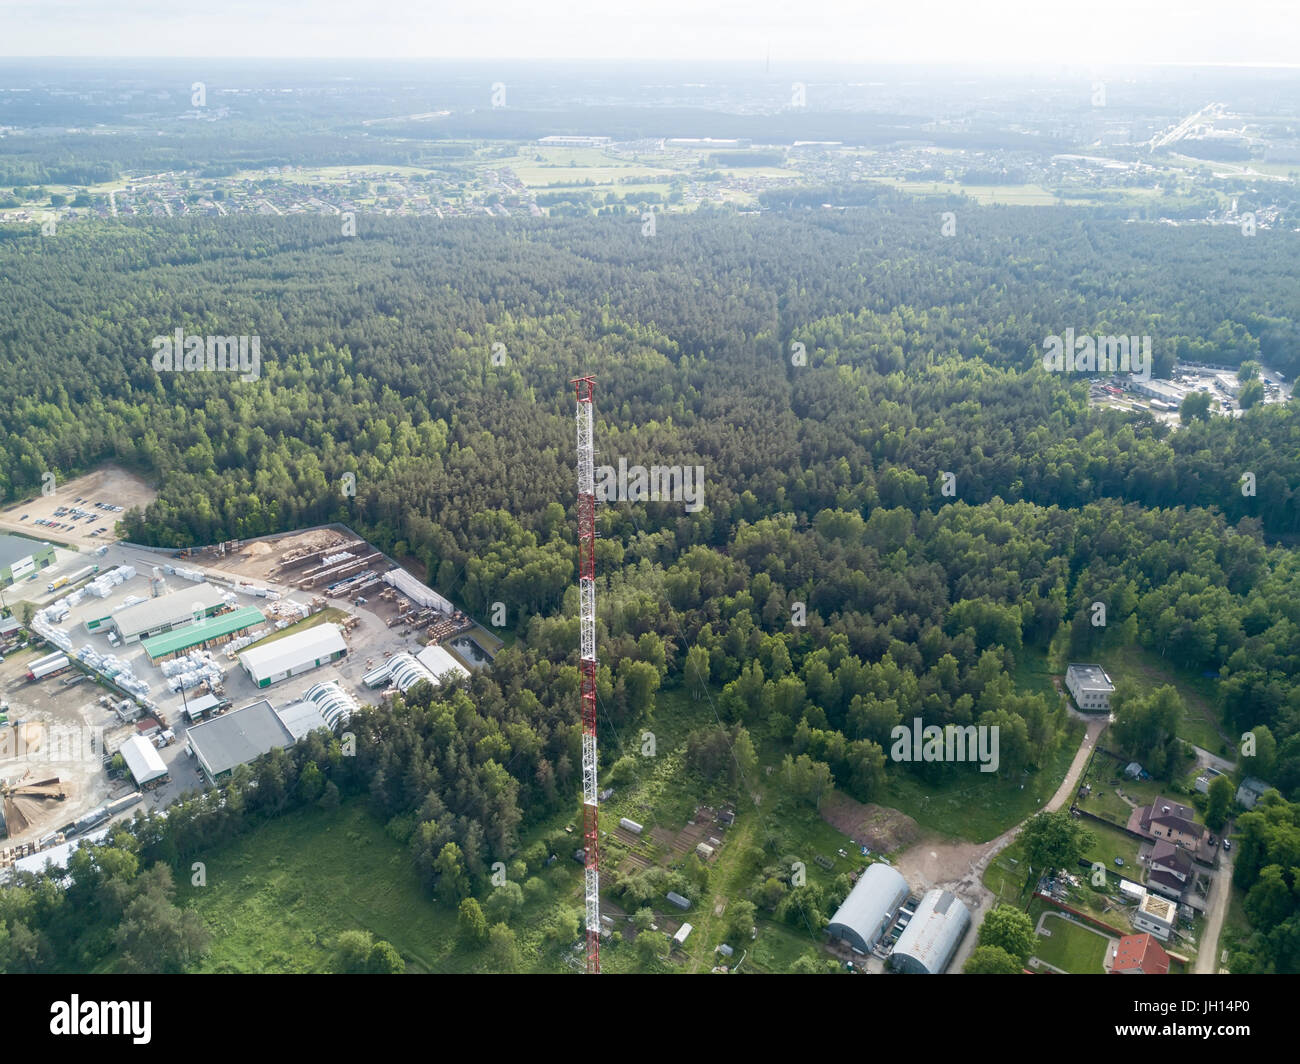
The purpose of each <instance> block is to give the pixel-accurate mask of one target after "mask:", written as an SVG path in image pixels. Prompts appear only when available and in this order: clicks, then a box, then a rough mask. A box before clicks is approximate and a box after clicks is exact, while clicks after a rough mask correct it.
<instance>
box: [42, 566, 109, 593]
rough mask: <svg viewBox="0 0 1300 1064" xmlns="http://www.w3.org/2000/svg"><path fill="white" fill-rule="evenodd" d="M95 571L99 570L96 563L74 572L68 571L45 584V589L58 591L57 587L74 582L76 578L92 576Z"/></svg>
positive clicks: (81, 578) (82, 578)
mask: <svg viewBox="0 0 1300 1064" xmlns="http://www.w3.org/2000/svg"><path fill="white" fill-rule="evenodd" d="M97 572H99V566H98V565H87V566H85V567H83V568H81V569H78V570H77V571H76V572H75V573H68V574H66V575H64V576H60V577H56V578H55V579H54V580H52V581H50V582H49V583H48V584H46V585H45V590H46V591H58V590H59V588H61V587H63V586H64V585H65V584H75V583H76V582H77V581H78V580H84V579H85V578H86V577H88V576H94V574H95V573H97Z"/></svg>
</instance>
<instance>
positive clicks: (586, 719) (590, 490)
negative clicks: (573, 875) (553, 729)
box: [569, 377, 600, 975]
mask: <svg viewBox="0 0 1300 1064" xmlns="http://www.w3.org/2000/svg"><path fill="white" fill-rule="evenodd" d="M569 383H570V384H573V385H575V386H576V388H577V393H578V599H579V602H580V603H581V611H582V623H581V626H580V631H581V644H582V653H581V664H580V668H581V669H582V836H583V840H584V842H585V844H586V851H587V859H586V901H587V973H588V974H589V975H598V974H599V973H600V822H599V818H598V816H597V808H596V807H597V802H598V795H597V793H596V492H595V470H594V466H593V461H594V455H595V452H594V451H593V449H592V438H591V436H592V429H591V425H592V416H591V414H592V405H593V404H592V400H593V397H594V393H595V390H596V379H595V378H594V377H578V378H577V379H576V380H572V381H570V382H569Z"/></svg>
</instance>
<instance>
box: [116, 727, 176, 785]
mask: <svg viewBox="0 0 1300 1064" xmlns="http://www.w3.org/2000/svg"><path fill="white" fill-rule="evenodd" d="M118 752H119V753H120V754H121V755H122V759H123V760H124V761H125V762H126V767H127V770H128V771H129V772H130V773H131V776H132V778H134V780H135V782H136V786H138V787H143V786H144V785H145V784H146V783H152V782H153V781H154V780H160V779H162V778H163V777H164V776H166V775H167V766H166V765H165V764H164V763H163V759H162V758H161V757H160V756H159V755H158V751H157V750H156V749H155V748H154V745H153V743H151V742H150V741H149V740H148V739H146V738H145V737H144V736H143V735H133V736H131V738H129V739H128V740H127V741H126V742H124V743H123V744H122V746H121V749H120V750H119V751H118Z"/></svg>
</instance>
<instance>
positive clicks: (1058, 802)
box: [894, 717, 1217, 972]
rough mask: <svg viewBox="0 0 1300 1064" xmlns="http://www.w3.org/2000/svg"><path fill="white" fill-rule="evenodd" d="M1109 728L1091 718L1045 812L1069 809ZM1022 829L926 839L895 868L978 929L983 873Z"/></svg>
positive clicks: (988, 902)
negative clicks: (958, 903) (974, 837)
mask: <svg viewBox="0 0 1300 1064" xmlns="http://www.w3.org/2000/svg"><path fill="white" fill-rule="evenodd" d="M1106 724H1107V718H1105V717H1089V718H1087V730H1086V731H1085V732H1084V736H1083V742H1081V743H1080V744H1079V749H1078V750H1077V751H1076V753H1075V755H1074V760H1073V761H1071V762H1070V769H1069V771H1068V772H1066V774H1065V778H1064V779H1063V780H1062V781H1061V785H1060V786H1059V787H1058V788H1057V789H1056V793H1055V794H1054V795H1052V797H1051V799H1050V800H1049V801H1048V802H1047V804H1046V805H1045V806H1044V807H1043V809H1044V811H1048V812H1054V811H1055V810H1057V809H1061V808H1065V807H1067V806H1068V805H1069V802H1070V798H1071V796H1072V795H1073V794H1074V793H1075V791H1076V789H1077V788H1078V785H1079V778H1080V777H1081V776H1082V775H1083V770H1084V767H1085V766H1086V765H1087V764H1088V758H1089V757H1091V756H1092V751H1093V748H1094V747H1095V746H1096V745H1097V738H1098V736H1100V735H1101V733H1102V730H1103V729H1104V728H1105V727H1106ZM1022 827H1024V821H1022V822H1021V823H1019V824H1017V825H1016V826H1015V827H1013V828H1009V829H1008V830H1007V831H1004V832H1003V833H1002V834H1001V835H999V836H998V837H997V838H996V839H992V840H991V841H989V842H982V843H975V842H950V841H947V840H941V839H940V837H939V836H937V835H927V836H924V837H922V838H921V840H920V841H919V842H917V843H916V845H914V846H912V847H910V848H909V849H908V850H907V851H906V852H905V853H903V854H901V855H900V856H899V857H898V858H897V860H896V861H895V862H894V867H895V868H897V869H898V870H899V872H901V873H902V874H903V876H904V878H905V879H906V880H907V882H908V883H909V884H911V885H912V886H913V887H914V888H916V889H918V890H929V889H931V888H933V887H942V888H944V889H945V890H951V891H952V892H953V893H954V894H956V895H957V896H958V897H959V898H961V899H962V901H964V902H965V903H966V905H967V906H968V907H969V908H970V910H971V919H972V923H973V924H974V925H975V926H976V927H978V926H979V925H980V923H981V922H982V921H983V919H984V916H985V914H986V913H987V912H988V910H989V909H990V908H991V907H992V904H993V901H994V894H993V892H992V891H990V890H988V889H987V888H986V887H985V886H984V870H985V869H986V868H987V867H988V864H989V862H990V861H991V860H993V858H994V857H996V856H997V855H998V854H999V853H1001V852H1002V851H1003V850H1005V849H1006V848H1007V847H1008V846H1010V845H1011V843H1012V842H1014V841H1015V838H1016V836H1017V835H1018V834H1020V829H1021V828H1022ZM1216 934H1217V932H1216ZM974 948H975V936H974V935H967V936H966V939H965V941H964V942H963V943H962V945H961V947H960V948H959V949H958V951H957V954H956V956H954V958H953V961H952V963H951V964H950V965H949V967H948V970H949V971H950V972H960V971H961V969H962V966H963V965H964V964H965V963H966V958H967V957H969V956H970V953H971V951H972V950H974Z"/></svg>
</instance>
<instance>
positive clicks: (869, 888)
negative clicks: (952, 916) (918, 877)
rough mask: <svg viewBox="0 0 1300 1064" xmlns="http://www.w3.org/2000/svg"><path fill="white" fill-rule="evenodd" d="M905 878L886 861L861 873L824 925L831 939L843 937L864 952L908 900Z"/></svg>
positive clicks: (882, 932)
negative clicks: (847, 894)
mask: <svg viewBox="0 0 1300 1064" xmlns="http://www.w3.org/2000/svg"><path fill="white" fill-rule="evenodd" d="M907 895H908V889H907V880H905V879H904V878H903V877H902V875H901V874H899V873H898V872H897V871H896V870H895V869H893V868H890V867H889V865H886V864H873V865H870V866H868V868H867V870H866V871H865V872H863V873H862V875H861V876H860V877H859V879H858V881H857V883H855V884H854V886H853V889H852V890H851V891H849V896H848V897H847V898H845V899H844V901H843V903H842V904H841V905H840V907H839V908H838V909H836V910H835V915H834V916H832V917H831V922H830V923H829V924H828V925H827V926H826V930H827V932H828V933H829V934H830V936H831V938H839V939H843V940H844V941H845V942H847V943H848V944H849V945H850V946H852V947H853V948H854V949H856V950H858V951H859V952H860V953H867V952H869V951H870V949H871V947H872V946H874V945H875V944H876V943H877V942H878V941H879V940H880V936H881V935H882V934H884V933H885V929H886V928H888V927H889V925H890V924H891V923H892V922H893V920H894V916H895V915H896V914H897V913H898V907H899V906H900V905H902V904H903V902H905V901H906V900H907Z"/></svg>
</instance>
